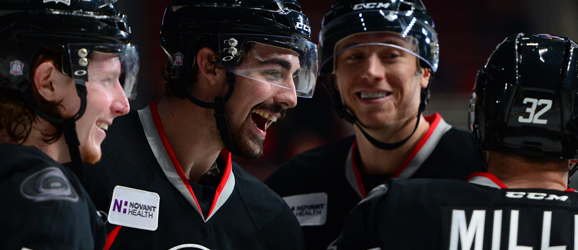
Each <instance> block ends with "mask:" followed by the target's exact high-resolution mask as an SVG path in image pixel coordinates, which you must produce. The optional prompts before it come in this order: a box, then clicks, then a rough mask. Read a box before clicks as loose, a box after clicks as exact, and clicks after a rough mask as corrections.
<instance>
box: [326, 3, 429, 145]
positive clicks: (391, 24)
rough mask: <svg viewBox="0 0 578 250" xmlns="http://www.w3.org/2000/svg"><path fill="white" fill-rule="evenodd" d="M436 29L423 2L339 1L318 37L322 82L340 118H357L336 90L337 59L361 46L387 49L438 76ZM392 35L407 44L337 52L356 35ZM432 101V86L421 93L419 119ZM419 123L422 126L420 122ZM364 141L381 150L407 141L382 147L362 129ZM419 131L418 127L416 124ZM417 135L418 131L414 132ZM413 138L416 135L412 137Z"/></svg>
mask: <svg viewBox="0 0 578 250" xmlns="http://www.w3.org/2000/svg"><path fill="white" fill-rule="evenodd" d="M434 28H435V26H434V23H433V20H432V18H431V17H430V15H429V13H428V12H427V11H426V9H425V6H424V4H423V3H422V2H421V0H397V1H396V0H385V1H381V2H375V1H367V0H336V2H335V4H333V6H332V7H331V9H330V10H329V11H328V12H327V14H325V17H324V18H323V21H322V23H321V32H320V33H319V47H320V59H321V62H322V63H321V66H320V69H319V73H320V75H319V79H321V80H322V81H324V83H325V85H324V86H325V87H326V89H327V90H328V92H329V94H330V95H331V96H332V99H333V104H334V107H335V109H336V111H337V114H338V115H339V116H340V117H341V118H343V119H345V120H347V121H348V122H350V123H352V124H356V122H357V118H356V117H355V114H353V113H352V112H350V111H349V110H347V108H346V107H345V106H344V105H343V102H342V100H341V96H340V94H339V92H338V91H337V90H336V89H335V82H334V78H333V72H334V67H335V61H334V58H335V57H336V56H337V55H338V54H339V53H342V52H344V51H346V50H348V49H351V48H355V47H359V46H373V45H378V46H388V47H394V48H397V49H401V50H404V51H407V52H409V53H411V54H413V55H415V56H416V57H417V58H418V59H419V62H420V66H421V67H422V68H428V69H430V70H431V71H432V72H436V71H437V68H438V63H439V43H438V37H437V33H436V31H435V29H434ZM362 33H363V34H369V35H371V34H377V33H389V34H392V35H395V36H397V37H398V38H399V39H402V40H404V41H405V44H406V45H404V46H400V45H399V44H390V43H363V44H353V45H351V46H348V47H346V48H343V49H340V50H339V51H337V45H338V44H339V42H340V41H342V40H343V39H345V38H348V37H350V36H352V35H355V34H362ZM428 101H429V85H428V87H427V88H424V89H422V91H421V103H420V106H419V112H418V117H420V116H421V112H423V111H424V110H425V107H426V105H427V102H428ZM418 123H419V122H418ZM359 127H360V129H361V131H362V132H363V133H364V135H365V137H366V138H367V139H368V140H369V141H370V142H372V144H373V145H374V146H376V147H378V148H381V149H394V148H397V147H399V146H401V145H403V143H405V141H407V140H408V139H409V138H410V137H411V135H410V136H409V137H407V138H406V139H405V140H403V141H401V142H399V143H394V144H389V146H388V144H386V143H380V142H379V141H377V140H375V139H374V138H371V137H370V136H368V134H367V133H365V131H364V130H363V128H361V126H359ZM416 128H417V124H416ZM414 132H415V130H414ZM412 135H413V133H412Z"/></svg>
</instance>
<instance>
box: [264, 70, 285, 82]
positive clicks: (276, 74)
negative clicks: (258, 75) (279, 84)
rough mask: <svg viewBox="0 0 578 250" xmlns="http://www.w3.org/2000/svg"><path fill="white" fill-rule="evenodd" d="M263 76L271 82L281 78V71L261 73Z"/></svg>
mask: <svg viewBox="0 0 578 250" xmlns="http://www.w3.org/2000/svg"><path fill="white" fill-rule="evenodd" d="M263 75H264V76H265V78H267V79H272V80H275V79H281V78H282V73H281V71H278V70H266V71H264V72H263Z"/></svg>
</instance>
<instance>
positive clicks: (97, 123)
mask: <svg viewBox="0 0 578 250" xmlns="http://www.w3.org/2000/svg"><path fill="white" fill-rule="evenodd" d="M96 126H97V127H99V128H101V129H103V130H104V131H107V130H108V124H106V123H104V122H96Z"/></svg>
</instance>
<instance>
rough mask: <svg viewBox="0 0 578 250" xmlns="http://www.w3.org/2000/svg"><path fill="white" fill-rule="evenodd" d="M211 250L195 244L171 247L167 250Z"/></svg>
mask: <svg viewBox="0 0 578 250" xmlns="http://www.w3.org/2000/svg"><path fill="white" fill-rule="evenodd" d="M193 249H196V250H211V249H208V248H206V247H204V246H201V245H197V244H182V245H178V246H174V247H171V248H170V249H169V250H193Z"/></svg>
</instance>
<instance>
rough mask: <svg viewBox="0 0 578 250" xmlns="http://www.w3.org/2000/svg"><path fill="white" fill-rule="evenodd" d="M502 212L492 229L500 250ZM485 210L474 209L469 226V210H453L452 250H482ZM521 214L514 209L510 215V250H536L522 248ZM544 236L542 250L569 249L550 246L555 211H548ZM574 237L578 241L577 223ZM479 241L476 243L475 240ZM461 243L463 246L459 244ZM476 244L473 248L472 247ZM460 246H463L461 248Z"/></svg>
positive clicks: (576, 217) (494, 249)
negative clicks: (520, 240) (520, 234)
mask: <svg viewBox="0 0 578 250" xmlns="http://www.w3.org/2000/svg"><path fill="white" fill-rule="evenodd" d="M502 213H503V211H502V210H495V211H494V220H493V226H492V248H491V250H500V242H501V235H502ZM485 215H486V211H485V210H474V211H473V212H472V218H471V219H470V223H469V224H468V222H467V219H466V212H465V210H458V209H454V210H453V211H452V221H451V231H450V245H449V250H458V249H464V250H465V249H473V250H482V248H483V245H484V244H483V240H484V239H483V238H484V225H485V217H486V216H485ZM519 218H520V211H519V210H512V211H511V213H510V232H509V238H508V248H507V250H533V247H530V246H520V245H518V235H519V234H518V228H519ZM577 220H578V215H574V221H577ZM541 228H542V237H541V245H540V250H566V246H565V245H561V246H550V235H551V232H552V211H544V217H543V220H542V227H541ZM574 238H575V239H577V238H578V223H575V224H574ZM474 239H475V241H474ZM458 244H459V245H458ZM472 244H473V248H472ZM458 246H459V247H458ZM574 249H578V241H574Z"/></svg>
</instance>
